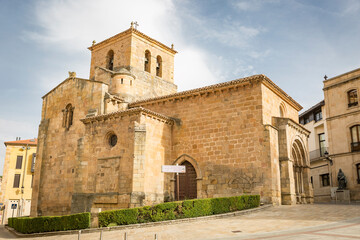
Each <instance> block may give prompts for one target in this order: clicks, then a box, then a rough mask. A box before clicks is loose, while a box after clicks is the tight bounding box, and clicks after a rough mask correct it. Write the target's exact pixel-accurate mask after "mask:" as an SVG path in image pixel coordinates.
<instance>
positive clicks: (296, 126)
mask: <svg viewBox="0 0 360 240" xmlns="http://www.w3.org/2000/svg"><path fill="white" fill-rule="evenodd" d="M287 125H288V126H289V127H292V128H294V129H296V130H297V131H298V132H300V133H302V134H305V135H306V137H309V136H310V133H311V131H309V130H307V129H306V128H305V127H303V126H301V125H300V124H299V123H297V122H295V121H294V120H292V119H290V118H288V122H287Z"/></svg>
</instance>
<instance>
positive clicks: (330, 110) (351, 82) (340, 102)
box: [324, 69, 360, 200]
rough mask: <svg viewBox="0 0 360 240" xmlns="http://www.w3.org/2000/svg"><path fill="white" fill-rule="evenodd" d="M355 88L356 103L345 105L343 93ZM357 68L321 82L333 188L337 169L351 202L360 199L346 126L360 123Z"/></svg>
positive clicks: (356, 158) (359, 156)
mask: <svg viewBox="0 0 360 240" xmlns="http://www.w3.org/2000/svg"><path fill="white" fill-rule="evenodd" d="M351 89H356V90H357V94H358V104H357V105H355V106H349V105H348V95H347V92H348V91H349V90H351ZM359 91H360V69H356V70H354V71H351V72H348V73H345V74H342V75H340V76H337V77H334V78H331V79H328V80H326V81H324V96H325V108H326V114H327V118H326V123H327V129H328V131H327V132H328V139H329V154H330V156H331V158H332V159H333V162H334V165H333V166H331V169H330V172H331V175H332V183H333V187H337V186H338V181H337V174H338V172H339V169H340V168H341V169H342V171H343V172H344V174H345V176H346V177H347V187H348V189H349V190H350V197H351V199H352V200H359V199H360V184H359V183H358V176H357V172H356V164H360V152H356V151H354V152H352V150H351V142H352V140H351V133H350V127H352V126H354V125H357V124H360V92H359Z"/></svg>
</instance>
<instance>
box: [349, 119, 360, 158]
mask: <svg viewBox="0 0 360 240" xmlns="http://www.w3.org/2000/svg"><path fill="white" fill-rule="evenodd" d="M350 132H351V151H352V152H355V151H360V125H355V126H352V127H351V128H350Z"/></svg>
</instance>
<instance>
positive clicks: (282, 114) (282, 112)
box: [279, 106, 284, 117]
mask: <svg viewBox="0 0 360 240" xmlns="http://www.w3.org/2000/svg"><path fill="white" fill-rule="evenodd" d="M279 110H280V117H284V110H283V109H282V107H281V106H280V107H279Z"/></svg>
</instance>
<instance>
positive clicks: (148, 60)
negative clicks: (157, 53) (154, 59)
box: [144, 50, 151, 72]
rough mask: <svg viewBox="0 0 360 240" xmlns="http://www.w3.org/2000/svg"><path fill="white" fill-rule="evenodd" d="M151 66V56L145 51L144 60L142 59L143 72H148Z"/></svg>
mask: <svg viewBox="0 0 360 240" xmlns="http://www.w3.org/2000/svg"><path fill="white" fill-rule="evenodd" d="M150 66H151V54H150V51H149V50H146V51H145V59H144V71H146V72H150Z"/></svg>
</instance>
